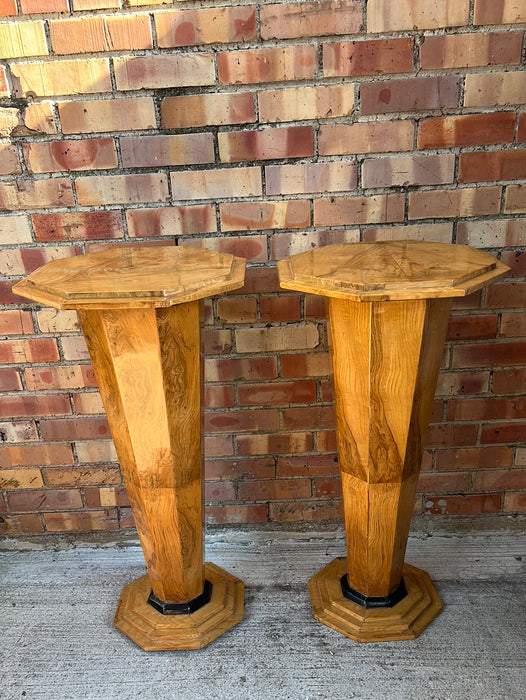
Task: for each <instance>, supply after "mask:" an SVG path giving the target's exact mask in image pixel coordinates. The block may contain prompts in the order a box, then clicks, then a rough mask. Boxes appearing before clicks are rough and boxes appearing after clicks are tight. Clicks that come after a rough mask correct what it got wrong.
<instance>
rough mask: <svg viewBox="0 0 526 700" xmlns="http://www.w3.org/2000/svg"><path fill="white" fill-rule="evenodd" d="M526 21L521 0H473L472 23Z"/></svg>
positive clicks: (513, 22)
mask: <svg viewBox="0 0 526 700" xmlns="http://www.w3.org/2000/svg"><path fill="white" fill-rule="evenodd" d="M519 22H526V6H525V5H524V3H523V1H522V0H498V2H496V0H475V11H474V14H473V24H475V25H477V24H515V23H519Z"/></svg>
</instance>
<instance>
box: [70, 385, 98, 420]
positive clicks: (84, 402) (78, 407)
mask: <svg viewBox="0 0 526 700" xmlns="http://www.w3.org/2000/svg"><path fill="white" fill-rule="evenodd" d="M72 398H73V411H74V413H75V414H76V415H83V414H85V415H92V414H103V413H104V406H103V404H102V399H101V396H100V394H99V392H98V391H89V392H87V391H86V392H81V393H78V394H72Z"/></svg>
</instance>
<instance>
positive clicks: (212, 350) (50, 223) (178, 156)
mask: <svg viewBox="0 0 526 700" xmlns="http://www.w3.org/2000/svg"><path fill="white" fill-rule="evenodd" d="M525 28H526V3H524V1H523V0H455V1H454V2H436V0H405V2H403V3H401V2H393V0H369V1H368V2H365V0H334V1H331V0H324V1H322V2H284V3H273V2H265V1H263V0H262V1H260V2H251V1H250V0H246V1H245V2H239V3H234V4H232V3H229V2H228V0H220V1H219V2H215V3H214V2H188V3H174V4H173V5H171V4H169V3H163V2H162V0H150V1H148V0H146V2H143V0H131V2H124V3H123V2H121V0H0V275H1V279H0V304H2V307H1V311H0V386H1V389H2V394H1V396H0V411H1V413H0V437H1V446H0V488H1V489H2V491H1V493H0V532H2V533H39V532H60V531H74V530H99V529H102V530H104V529H118V528H126V527H130V526H132V517H131V514H130V510H129V507H128V504H127V500H126V494H125V490H124V488H123V486H122V480H121V474H120V471H119V467H118V464H117V461H116V458H115V453H114V449H113V445H112V442H111V440H110V435H109V432H108V427H107V423H106V420H105V417H104V412H103V408H102V405H101V402H100V397H99V395H98V392H97V386H96V380H95V377H94V375H93V371H92V369H91V367H90V364H89V360H88V357H87V353H86V348H85V345H84V342H83V339H82V336H81V334H80V333H79V328H78V325H77V319H76V315H75V313H73V312H69V311H66V312H57V311H54V310H52V309H49V308H42V307H39V306H37V305H32V304H29V303H27V301H24V300H22V299H20V298H18V297H15V296H14V295H13V294H12V293H11V287H12V284H13V283H14V282H15V281H16V280H18V279H20V278H21V277H23V276H24V275H26V274H27V273H29V272H30V271H32V270H33V269H35V268H36V267H38V266H39V265H41V264H43V263H45V262H46V261H48V260H52V259H55V258H60V257H67V256H71V255H77V254H80V253H84V252H88V251H96V250H100V248H101V247H103V246H107V245H120V246H122V245H136V244H147V245H159V244H163V245H167V244H168V245H173V244H184V245H191V246H197V247H209V248H212V249H215V250H219V251H228V252H232V253H235V254H237V255H241V256H244V257H246V258H247V259H248V270H247V277H246V284H245V286H244V288H243V289H242V290H240V291H237V292H236V293H233V294H230V295H228V296H224V297H222V298H218V299H215V300H213V301H212V300H209V301H208V302H207V304H206V325H205V331H204V332H205V339H206V361H205V368H206V382H207V384H206V407H207V411H206V440H205V450H206V502H207V517H208V521H209V522H210V523H262V522H265V521H274V522H277V521H281V522H283V521H285V522H292V521H305V520H308V521H322V520H326V519H331V518H334V517H338V516H339V515H340V500H339V480H338V476H337V462H336V455H335V434H334V415H333V407H332V389H331V380H330V365H329V357H328V350H327V331H326V310H325V305H324V302H323V300H322V299H321V298H316V297H311V296H306V297H304V296H300V295H296V294H292V293H283V292H280V291H279V287H278V282H277V276H276V271H275V261H276V260H277V259H280V258H282V257H285V256H287V255H289V254H291V253H296V252H301V251H303V250H307V249H309V248H310V247H311V246H314V245H322V244H327V243H330V242H337V241H358V240H364V241H370V240H377V239H387V238H393V237H394V238H401V237H403V238H424V239H428V240H438V241H446V242H456V243H459V244H471V245H473V246H475V247H478V248H484V249H487V250H489V251H490V252H492V253H494V254H495V255H497V256H498V257H499V258H501V259H502V260H503V261H504V262H505V263H507V264H508V265H510V266H511V268H512V273H511V275H510V276H509V277H508V278H507V279H505V280H504V281H502V282H500V283H497V284H495V285H494V286H493V287H491V288H489V289H488V290H486V291H484V292H482V293H476V294H474V295H472V296H471V297H468V298H466V299H465V300H462V301H460V302H458V303H455V306H454V312H453V316H452V319H451V324H450V330H449V339H448V345H447V348H446V351H445V353H444V359H443V367H442V373H441V376H440V379H439V386H438V390H437V397H436V403H435V407H434V412H433V417H432V424H431V426H430V431H429V436H428V442H427V450H426V454H425V458H424V462H423V471H422V475H421V480H420V485H419V489H418V491H419V495H418V498H417V501H416V503H415V512H418V513H430V514H433V513H443V514H452V515H453V514H477V515H481V516H482V515H484V514H496V513H501V514H508V515H510V514H514V513H517V512H524V511H525V510H526V398H525V393H526V392H525V389H526V338H525V336H526V320H525V319H526V316H525V315H524V311H523V309H524V305H525V301H526V280H525V273H526V252H525V244H526V219H525V218H524V216H523V215H524V214H525V213H526V184H525V182H526V157H525V156H526V110H525V106H524V104H525V100H526V72H525V71H524V61H525V58H524V30H525Z"/></svg>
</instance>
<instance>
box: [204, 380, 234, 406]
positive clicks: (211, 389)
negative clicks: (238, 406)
mask: <svg viewBox="0 0 526 700" xmlns="http://www.w3.org/2000/svg"><path fill="white" fill-rule="evenodd" d="M203 404H204V406H205V408H207V409H208V408H233V407H234V405H235V398H234V387H233V386H226V385H215V384H214V385H212V386H205V389H204V396H203Z"/></svg>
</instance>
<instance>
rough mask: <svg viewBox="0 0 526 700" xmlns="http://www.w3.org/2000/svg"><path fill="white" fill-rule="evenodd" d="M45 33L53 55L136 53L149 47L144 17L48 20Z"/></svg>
mask: <svg viewBox="0 0 526 700" xmlns="http://www.w3.org/2000/svg"><path fill="white" fill-rule="evenodd" d="M49 31H50V37H51V45H52V47H53V50H54V52H55V53H56V54H79V53H92V52H93V53H95V52H98V51H125V50H133V51H139V50H141V49H151V48H152V46H153V44H152V34H151V30H150V22H149V17H148V15H147V14H142V15H141V14H134V15H118V16H113V17H112V16H107V17H105V16H100V15H99V16H94V17H81V18H78V19H77V18H75V19H56V20H50V22H49Z"/></svg>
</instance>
